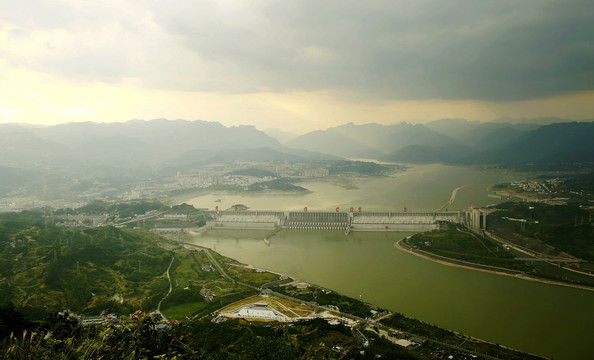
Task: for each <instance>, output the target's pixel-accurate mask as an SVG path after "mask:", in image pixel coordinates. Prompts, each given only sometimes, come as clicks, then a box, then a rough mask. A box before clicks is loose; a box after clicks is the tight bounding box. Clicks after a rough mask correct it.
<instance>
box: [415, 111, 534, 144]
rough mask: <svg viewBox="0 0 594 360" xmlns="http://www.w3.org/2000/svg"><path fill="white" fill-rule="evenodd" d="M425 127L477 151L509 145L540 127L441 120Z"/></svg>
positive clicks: (525, 124) (464, 120) (463, 120)
mask: <svg viewBox="0 0 594 360" xmlns="http://www.w3.org/2000/svg"><path fill="white" fill-rule="evenodd" d="M425 126H426V127H427V128H429V129H432V130H434V131H437V132H439V133H441V134H444V135H447V136H449V137H451V138H452V139H455V140H457V141H459V142H460V143H461V144H464V145H466V146H469V147H471V148H473V149H478V150H486V149H491V148H496V147H499V146H504V145H507V144H510V143H511V142H513V141H514V140H516V139H517V138H519V137H520V136H521V135H523V134H525V133H527V132H528V131H530V130H534V129H537V128H539V127H540V125H537V124H532V123H530V124H528V123H523V124H512V123H505V122H499V123H494V122H486V123H481V122H478V121H468V120H466V119H441V120H436V121H432V122H430V123H427V124H425Z"/></svg>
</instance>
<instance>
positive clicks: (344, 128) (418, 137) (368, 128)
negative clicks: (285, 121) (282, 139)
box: [287, 122, 459, 159]
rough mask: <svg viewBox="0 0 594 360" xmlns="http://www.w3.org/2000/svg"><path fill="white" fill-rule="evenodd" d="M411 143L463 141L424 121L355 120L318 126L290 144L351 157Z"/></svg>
mask: <svg viewBox="0 0 594 360" xmlns="http://www.w3.org/2000/svg"><path fill="white" fill-rule="evenodd" d="M408 145H441V146H448V145H459V144H458V142H457V141H456V140H454V139H452V138H450V137H448V136H446V135H443V134H440V133H438V132H436V131H433V130H431V129H428V128H426V127H424V126H423V125H420V124H416V125H413V124H409V123H405V122H402V123H399V124H394V125H380V124H373V123H371V124H364V125H355V124H353V123H349V124H345V125H341V126H337V127H333V128H329V129H327V130H317V131H313V132H310V133H307V134H305V135H301V136H299V137H297V138H296V139H294V140H292V141H290V142H288V143H287V146H288V147H293V148H301V149H308V150H311V151H317V152H321V153H327V154H332V155H336V156H344V157H350V158H376V159H378V158H380V157H382V156H383V155H385V154H389V153H391V152H393V151H395V150H397V149H400V148H403V147H405V146H408Z"/></svg>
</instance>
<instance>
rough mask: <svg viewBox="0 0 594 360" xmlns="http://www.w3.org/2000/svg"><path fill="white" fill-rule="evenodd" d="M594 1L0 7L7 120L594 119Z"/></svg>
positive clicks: (23, 0)
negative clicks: (544, 117)
mask: <svg viewBox="0 0 594 360" xmlns="http://www.w3.org/2000/svg"><path fill="white" fill-rule="evenodd" d="M593 13H594V5H592V1H591V0H566V1H558V0H521V1H518V0H497V1H496V0H484V1H476V0H467V1H465V0H457V1H443V0H415V1H401V0H398V1H397V0H390V1H381V0H378V1H350V0H341V1H313V0H300V1H292V0H283V1H267V0H254V1H243V0H242V1H239V0H220V1H209V0H204V1H191V0H185V1H178V0H168V1H159V0H146V1H144V0H138V1H121V0H117V1H114V0H101V1H89V0H80V1H79V0H51V1H43V0H19V1H2V2H0V123H7V122H27V123H38V124H55V123H62V122H70V121H101V122H111V121H126V120H129V119H134V118H141V119H154V118H169V119H175V118H184V119H202V120H210V121H219V122H221V123H223V124H225V125H239V124H254V125H256V126H257V127H258V128H261V129H264V128H269V127H276V128H281V129H284V130H288V131H293V132H296V133H303V132H305V131H309V130H312V129H316V128H327V127H330V126H335V125H338V124H342V123H346V122H355V123H367V122H377V123H395V122H400V121H410V122H425V121H429V120H436V119H440V118H445V117H464V118H467V119H470V120H480V121H487V120H491V119H495V118H499V117H514V118H516V117H528V118H530V117H540V116H556V117H565V118H570V119H576V120H583V119H591V118H594V39H593V35H592V34H594V25H593V24H594V22H593V21H592V18H591V16H592V14H593Z"/></svg>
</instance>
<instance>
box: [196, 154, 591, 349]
mask: <svg viewBox="0 0 594 360" xmlns="http://www.w3.org/2000/svg"><path fill="white" fill-rule="evenodd" d="M523 177H524V176H521V175H503V174H494V175H488V174H484V173H482V172H480V171H477V170H474V169H470V168H461V167H451V166H444V165H426V166H415V167H413V168H411V169H409V170H408V171H406V172H404V173H402V174H398V175H397V176H396V177H395V178H373V179H365V180H360V181H357V182H356V185H357V186H358V187H359V189H356V190H345V189H344V188H341V187H339V186H337V185H334V184H333V183H331V182H327V181H312V182H307V183H303V184H302V186H304V187H306V188H308V189H310V190H311V191H312V193H309V194H307V195H302V196H300V195H289V196H288V195H280V196H279V195H276V194H274V195H270V194H269V195H250V196H244V195H242V196H235V195H231V194H227V195H225V194H214V195H204V196H200V197H197V198H194V199H192V201H191V203H192V204H193V205H195V206H198V207H210V208H214V206H215V205H219V206H220V207H221V208H226V207H229V206H231V205H233V204H235V203H243V204H245V205H247V206H249V207H250V208H253V209H283V210H284V209H300V208H301V209H302V207H303V206H309V207H310V208H311V209H315V210H331V209H333V208H334V206H341V207H346V206H363V207H364V209H373V210H380V209H381V210H401V209H402V207H403V206H408V208H409V209H411V210H409V211H413V210H417V209H418V210H435V209H438V208H439V207H441V206H442V205H443V204H444V203H446V202H447V201H448V200H449V198H450V195H451V191H452V190H453V189H454V188H456V187H459V186H461V185H465V184H470V185H469V186H467V187H465V188H463V189H462V190H460V191H459V192H458V196H457V198H456V201H455V202H454V203H453V204H452V205H451V206H450V209H451V210H452V211H453V210H454V209H457V208H458V207H467V206H470V205H479V206H480V205H485V204H488V203H493V202H494V199H491V198H488V197H487V196H486V191H485V189H486V187H487V186H488V185H490V184H494V183H498V182H501V181H510V180H512V179H514V178H523ZM217 199H220V200H221V201H220V202H219V203H215V201H216V200H217ZM265 234H266V232H259V231H233V230H216V231H215V230H212V231H208V232H207V233H205V234H203V235H202V236H200V237H196V238H194V241H195V243H197V244H200V245H203V246H208V247H211V248H214V249H215V250H216V251H218V252H220V253H221V254H223V255H226V256H229V257H232V258H235V259H237V260H239V261H242V262H244V263H247V264H251V265H254V266H257V267H262V268H266V269H269V270H273V271H278V272H281V273H285V274H288V275H291V276H294V277H297V278H300V279H303V280H304V281H308V282H312V283H315V284H318V285H321V286H325V287H328V288H330V289H334V290H336V291H339V292H341V293H344V294H346V295H349V296H352V297H359V295H361V296H362V299H363V300H364V301H368V302H370V303H373V304H375V305H378V306H380V307H385V308H387V309H389V310H391V311H394V312H401V313H403V314H406V315H408V316H412V317H415V318H418V319H421V320H424V321H428V322H430V323H434V324H436V325H439V326H442V327H446V328H450V329H453V330H456V331H460V332H463V333H466V334H469V335H472V336H476V337H479V338H482V339H485V340H490V341H493V342H496V343H500V344H503V345H506V346H510V347H514V348H518V349H520V350H523V351H528V352H532V353H536V354H539V355H544V356H549V357H554V358H555V359H585V358H588V357H589V356H590V355H591V353H592V352H591V350H592V349H588V346H589V345H588V344H590V343H591V329H592V328H593V326H594V312H593V311H592V304H594V292H591V291H585V290H579V289H573V288H568V287H561V286H554V285H547V284H541V283H537V282H532V281H526V280H520V279H515V278H511V277H507V276H500V275H493V274H488V273H483V272H478V271H472V270H467V269H459V268H455V267H449V266H445V265H441V264H437V263H433V262H431V261H428V260H425V259H421V258H418V257H416V256H414V255H410V254H408V253H405V252H402V251H400V250H398V249H396V248H394V247H393V244H394V242H395V241H397V240H399V239H400V238H402V237H405V236H408V235H410V234H411V233H402V232H400V233H383V232H377V233H369V232H368V233H358V232H353V233H351V234H350V235H349V236H345V235H344V234H343V233H342V232H338V231H314V230H310V231H301V232H297V231H282V232H280V233H278V234H277V235H275V236H274V237H272V238H271V239H270V245H269V246H267V245H266V244H265V243H264V242H263V237H264V235H265ZM572 345H573V346H572Z"/></svg>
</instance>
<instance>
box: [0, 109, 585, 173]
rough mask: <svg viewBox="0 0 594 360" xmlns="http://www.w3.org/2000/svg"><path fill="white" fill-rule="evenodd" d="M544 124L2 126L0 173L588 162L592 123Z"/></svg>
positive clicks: (167, 122)
mask: <svg viewBox="0 0 594 360" xmlns="http://www.w3.org/2000/svg"><path fill="white" fill-rule="evenodd" d="M545 120H546V119H545ZM545 120H542V119H541V120H537V121H535V123H530V122H525V123H512V122H504V121H501V120H500V121H498V122H489V123H479V122H472V121H468V120H465V119H442V120H437V121H433V122H430V123H427V124H425V125H421V124H414V125H413V124H409V123H404V122H402V123H399V124H394V125H380V124H364V125H355V124H353V123H349V124H345V125H341V126H337V127H332V128H329V129H326V130H316V131H312V132H310V133H307V134H304V135H301V136H298V137H296V138H294V139H292V140H289V141H287V139H288V138H287V135H288V134H287V133H279V132H276V134H278V135H279V136H281V137H283V138H284V140H283V141H287V142H286V144H285V145H281V143H280V142H279V141H278V140H277V139H275V138H273V137H272V136H270V135H267V134H266V133H265V132H263V131H259V130H258V129H256V128H255V127H253V126H236V127H226V126H223V125H221V124H220V123H217V122H208V121H201V120H196V121H186V120H174V121H171V120H165V119H157V120H150V121H144V120H131V121H128V122H124V123H90V122H86V123H68V124H61V125H55V126H48V127H33V126H21V125H15V124H3V125H0V146H1V150H2V151H0V166H2V167H3V168H2V171H0V173H3V174H6V175H5V177H6V179H8V178H10V179H15V178H19V177H21V176H23V175H22V174H23V173H22V172H21V173H19V172H18V171H16V170H13V171H9V169H22V170H34V171H44V170H47V169H54V170H55V169H63V170H64V171H78V172H81V173H83V174H93V173H95V172H101V173H110V174H118V173H120V172H122V171H129V170H134V171H135V172H138V173H139V174H143V175H146V174H150V173H156V172H161V171H163V170H166V171H177V170H180V169H184V168H193V167H197V166H201V165H206V164H209V163H214V162H225V161H234V160H242V161H258V160H260V161H307V160H312V159H316V160H319V159H339V158H359V159H360V158H370V159H377V160H383V161H393V162H408V163H419V162H420V163H430V162H446V163H455V164H478V165H483V164H489V165H491V164H495V165H509V166H513V165H521V164H526V163H537V164H552V163H555V164H565V165H567V164H575V163H580V164H584V163H592V161H593V159H594V143H593V142H592V140H591V139H594V122H592V121H589V122H559V123H553V124H548V125H540V124H539V122H545ZM553 120H555V119H553ZM561 120H562V119H561ZM269 133H271V134H275V132H274V131H269ZM9 173H10V175H8V174H9ZM0 175H1V174H0Z"/></svg>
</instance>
